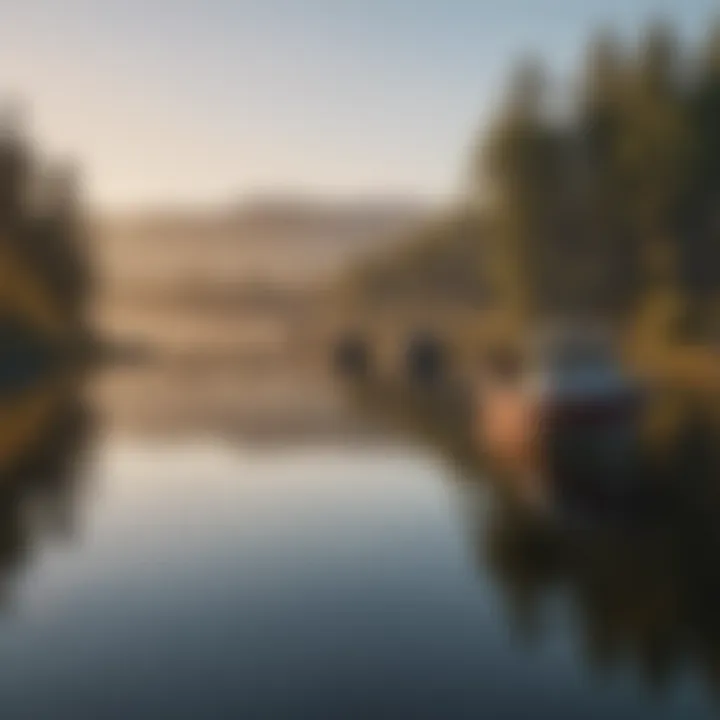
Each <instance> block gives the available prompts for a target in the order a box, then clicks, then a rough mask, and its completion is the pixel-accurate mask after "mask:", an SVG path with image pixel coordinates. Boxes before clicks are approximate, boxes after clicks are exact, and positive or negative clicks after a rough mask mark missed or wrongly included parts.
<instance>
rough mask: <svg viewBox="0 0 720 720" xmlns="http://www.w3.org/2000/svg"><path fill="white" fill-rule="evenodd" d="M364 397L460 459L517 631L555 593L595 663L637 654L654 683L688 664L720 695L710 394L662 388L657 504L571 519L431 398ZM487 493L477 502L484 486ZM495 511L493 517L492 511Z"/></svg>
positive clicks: (656, 433)
mask: <svg viewBox="0 0 720 720" xmlns="http://www.w3.org/2000/svg"><path fill="white" fill-rule="evenodd" d="M382 395H383V399H382V403H381V404H379V399H378V397H377V396H376V395H374V394H373V393H367V392H365V393H361V394H360V397H361V399H362V402H363V405H364V406H365V407H370V408H374V410H375V411H376V412H382V413H384V414H388V413H390V414H391V415H392V416H393V417H394V418H395V419H396V421H397V422H398V424H399V425H401V426H404V427H406V428H409V429H411V430H412V432H413V433H415V434H419V435H420V436H422V438H423V439H424V440H425V441H426V442H432V443H434V444H435V446H436V447H438V448H439V449H440V450H441V451H442V452H444V453H445V454H446V455H447V457H448V458H449V459H450V460H451V461H452V462H453V463H454V464H455V465H456V466H457V467H459V468H461V469H462V472H461V473H460V474H459V478H460V479H459V481H458V482H459V483H460V484H461V485H460V488H459V489H460V490H461V492H462V494H463V503H462V506H463V510H464V513H463V515H464V519H465V520H466V521H467V522H468V523H469V527H468V530H469V533H468V535H469V537H470V538H471V544H472V551H473V553H474V555H475V557H476V561H477V563H478V564H479V566H481V567H482V568H489V569H490V571H491V573H492V576H493V577H494V578H495V580H496V581H497V582H498V584H499V585H500V587H501V590H502V591H503V594H504V596H505V598H506V603H505V606H506V609H507V612H508V616H509V618H510V621H511V624H512V627H513V629H514V630H515V631H516V632H517V634H518V635H519V636H520V638H521V639H522V641H524V642H527V643H533V642H537V641H538V640H539V639H541V638H542V637H544V636H547V634H549V633H551V632H552V631H553V629H552V628H551V626H550V622H549V618H550V615H549V613H548V609H549V608H550V607H553V606H554V607H557V603H558V601H559V602H560V603H561V605H562V607H563V608H567V614H568V616H569V617H570V618H571V620H570V623H571V626H572V629H573V631H574V633H575V635H576V638H577V641H578V642H579V643H580V648H581V650H582V652H583V656H584V657H585V658H586V659H587V662H588V663H589V666H590V667H592V668H593V670H594V671H597V672H603V671H607V670H610V669H611V668H614V667H617V666H619V665H620V664H622V665H624V666H626V665H627V664H628V663H634V664H635V665H636V666H637V668H638V670H639V671H640V673H641V675H642V676H643V677H644V678H645V680H646V681H647V683H648V685H649V686H650V687H654V688H656V689H658V690H659V689H662V688H665V687H667V686H668V685H669V684H670V683H671V682H672V681H673V680H674V679H676V678H677V677H678V675H679V673H680V672H681V671H682V670H683V669H687V667H688V666H689V665H692V666H693V667H696V668H697V669H698V670H699V671H700V673H701V674H704V675H705V676H706V678H707V680H708V682H709V684H710V686H711V688H712V689H713V691H715V692H717V693H719V694H720V614H719V613H718V610H717V609H718V607H720V565H719V564H718V562H717V558H718V557H720V487H719V486H718V480H720V472H719V470H720V422H718V415H719V414H720V413H719V412H718V408H717V406H716V405H715V404H713V402H709V401H707V400H706V401H704V402H699V401H697V399H696V398H688V397H686V396H682V395H679V396H669V397H666V396H664V397H662V398H659V399H658V401H657V403H656V406H654V407H653V408H652V414H651V416H649V417H648V427H649V430H648V433H646V440H645V447H643V448H642V450H643V462H642V466H641V469H640V472H642V473H643V477H642V478H640V480H641V481H642V485H643V486H644V487H648V488H650V489H651V490H652V493H653V494H652V498H651V499H652V502H651V503H648V504H647V505H646V506H643V507H640V508H633V512H625V513H621V514H617V513H612V514H611V515H607V514H606V513H604V512H603V513H598V514H597V515H596V516H595V517H587V516H585V515H584V516H583V517H582V518H573V517H572V515H571V514H570V515H568V514H560V515H555V514H540V513H538V512H537V509H536V508H532V507H529V506H527V505H523V504H522V503H520V502H518V501H517V499H516V498H514V497H513V496H512V495H511V494H509V493H507V492H505V491H504V490H505V488H504V486H503V481H502V479H499V478H498V477H495V478H494V479H493V477H491V476H490V474H489V473H488V471H487V465H486V464H484V463H483V462H482V459H481V458H479V456H478V452H477V451H475V452H474V451H473V447H472V440H471V433H470V432H469V431H468V430H467V428H466V427H464V426H463V423H462V422H458V421H457V419H456V420H455V421H452V420H450V419H449V417H450V416H448V415H446V414H445V413H444V412H443V411H442V410H440V411H438V412H423V410H427V409H428V400H427V398H426V399H425V400H424V401H423V400H416V399H413V398H410V397H407V396H406V397H403V398H402V400H401V402H398V403H394V404H391V405H389V404H388V399H387V398H388V393H383V394H382ZM488 492H489V497H490V507H489V510H488V507H487V505H488V504H487V502H485V503H483V502H477V501H476V498H475V497H474V496H475V495H476V494H481V495H482V496H486V495H487V494H488ZM488 513H489V518H488V517H487V515H488Z"/></svg>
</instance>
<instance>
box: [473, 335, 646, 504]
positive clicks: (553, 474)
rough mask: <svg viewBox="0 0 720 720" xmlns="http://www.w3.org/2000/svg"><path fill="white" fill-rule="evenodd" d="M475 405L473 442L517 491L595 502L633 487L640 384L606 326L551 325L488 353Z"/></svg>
mask: <svg viewBox="0 0 720 720" xmlns="http://www.w3.org/2000/svg"><path fill="white" fill-rule="evenodd" d="M475 406H476V416H477V431H476V432H477V435H478V440H479V442H480V443H481V444H482V446H483V448H484V450H485V451H486V453H487V454H488V455H489V457H491V458H492V459H494V460H496V461H498V462H500V463H502V464H503V465H504V466H505V467H506V468H511V469H513V470H514V471H515V474H516V476H517V477H522V478H524V480H523V481H522V482H521V483H520V486H521V487H523V488H524V492H525V493H529V494H531V495H533V496H541V497H543V498H546V499H547V498H548V497H550V498H552V499H553V500H557V499H558V498H562V499H564V500H566V499H576V498H578V497H583V498H585V499H592V500H593V501H594V502H600V501H604V500H606V499H617V498H620V497H624V496H627V495H628V494H632V493H633V492H634V491H635V490H636V485H635V480H636V479H637V477H638V476H637V473H636V472H635V471H636V469H637V453H638V446H639V440H638V436H639V426H640V415H641V409H642V406H643V392H642V390H641V386H640V383H639V382H638V381H637V380H636V379H635V378H633V377H632V376H631V375H630V374H629V373H628V372H627V371H625V369H624V368H623V366H622V363H621V362H620V360H619V359H618V357H617V354H616V352H615V351H614V346H613V343H612V338H611V336H610V335H608V334H607V333H605V332H601V331H599V330H597V329H596V328H592V327H588V326H583V327H580V328H577V327H573V328H564V329H562V330H557V329H554V330H552V331H549V332H548V331H546V332H544V333H543V334H542V335H541V336H539V338H536V339H535V340H534V341H533V342H532V343H531V344H530V346H529V348H527V349H525V350H521V351H517V350H515V351H513V352H509V351H507V350H506V351H504V352H501V353H499V354H496V355H495V356H494V357H493V358H492V359H491V361H490V362H489V363H488V364H487V367H486V368H485V369H484V372H483V373H482V376H481V379H480V382H479V385H478V389H477V397H476V401H475ZM528 477H532V478H533V480H532V481H528V480H527V478H528ZM538 485H539V487H538Z"/></svg>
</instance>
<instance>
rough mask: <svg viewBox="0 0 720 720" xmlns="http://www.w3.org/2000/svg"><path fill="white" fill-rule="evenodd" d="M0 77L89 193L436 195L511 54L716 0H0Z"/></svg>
mask: <svg viewBox="0 0 720 720" xmlns="http://www.w3.org/2000/svg"><path fill="white" fill-rule="evenodd" d="M0 5H3V6H5V5H6V7H4V8H3V10H4V12H3V23H2V27H1V29H0V92H11V93H19V94H21V95H22V96H24V97H25V98H27V99H28V100H29V107H30V110H31V114H32V127H33V128H34V129H35V131H36V134H37V135H38V136H39V138H40V139H41V140H42V141H43V143H44V144H45V146H46V147H48V148H50V149H51V150H53V151H56V152H61V153H71V154H72V155H74V156H76V157H78V158H79V160H80V161H81V162H82V164H83V167H84V168H85V173H86V177H87V188H88V194H89V195H90V197H91V199H92V200H94V201H96V202H98V203H102V204H106V205H126V204H133V203H136V202H143V203H145V204H147V203H168V202H173V201H174V202H190V201H199V202H205V201H223V200H224V199H227V198H229V197H232V196H235V195H239V194H243V193H246V192H255V191H265V190H274V189H280V190H302V191H304V192H308V193H328V192H332V193H339V194H354V193H359V194H379V193H384V192H391V193H394V194H421V195H430V196H441V197H442V196H448V195H450V194H452V193H453V192H454V190H455V189H456V187H457V186H458V183H459V180H460V178H461V173H462V170H463V158H464V157H465V155H466V151H467V147H468V145H469V143H470V142H471V140H472V138H473V136H474V134H475V132H476V130H477V128H478V127H479V126H481V124H482V123H483V122H484V121H485V120H486V118H487V116H488V113H489V112H490V110H491V109H492V107H493V103H494V99H495V98H496V96H497V92H498V88H499V86H500V85H501V84H502V81H503V80H504V78H505V77H506V74H507V71H508V68H509V67H510V65H511V63H512V60H513V59H514V58H517V56H518V55H519V54H521V53H523V52H528V51H532V52H534V53H536V54H538V55H539V56H541V57H544V58H546V59H547V60H548V61H549V63H550V64H551V65H552V66H554V67H556V68H558V69H560V70H561V71H563V72H570V71H571V70H572V68H573V67H574V66H575V65H576V64H577V62H578V61H579V59H580V49H581V47H582V45H583V42H584V40H585V39H586V38H587V36H588V33H589V32H590V30H591V29H592V28H594V27H597V26H598V25H600V24H610V25H612V26H615V27H616V28H617V29H619V30H620V31H621V32H623V33H626V34H632V33H633V32H635V31H636V28H637V27H638V25H639V23H641V22H642V21H643V20H645V19H647V18H648V17H651V16H657V15H660V16H664V17H669V18H670V19H672V20H673V21H674V22H675V23H676V24H677V25H678V27H679V28H680V30H681V31H682V32H683V33H696V32H698V31H700V30H701V29H702V28H703V26H704V25H705V24H706V23H707V21H708V19H709V18H711V17H712V16H713V12H714V11H719V10H720V3H718V2H717V0H682V2H680V1H678V0H667V1H662V0H497V2H490V0H255V1H254V2H253V1H250V0H193V1H190V0H23V2H22V3H21V4H19V5H18V4H17V3H16V2H15V0H0Z"/></svg>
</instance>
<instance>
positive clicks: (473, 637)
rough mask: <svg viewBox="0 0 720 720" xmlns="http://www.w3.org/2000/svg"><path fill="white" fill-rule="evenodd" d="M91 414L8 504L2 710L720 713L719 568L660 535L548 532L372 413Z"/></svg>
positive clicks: (1, 533)
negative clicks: (223, 422) (245, 429)
mask: <svg viewBox="0 0 720 720" xmlns="http://www.w3.org/2000/svg"><path fill="white" fill-rule="evenodd" d="M98 422H99V421H98V420H97V419H95V420H92V421H91V422H89V423H87V422H86V423H85V425H81V427H82V428H84V429H83V430H82V432H80V433H79V434H80V435H81V436H83V438H84V439H83V440H82V441H81V442H77V441H76V440H77V438H75V440H74V441H73V444H72V448H73V449H72V451H71V452H70V453H69V454H70V455H71V456H72V458H73V462H72V463H68V464H61V465H62V470H61V471H58V472H54V473H49V474H48V477H50V476H52V477H50V479H48V480H46V481H44V482H42V483H32V484H31V483H28V484H25V485H22V486H21V487H20V488H18V489H17V490H16V491H14V492H12V493H10V492H9V493H8V494H7V497H4V498H3V501H2V503H1V504H0V519H1V520H2V523H1V527H2V529H1V530H0V567H1V568H2V585H0V591H1V593H0V598H1V599H2V606H1V613H0V663H1V664H2V667H3V671H2V673H0V697H1V698H2V708H3V717H6V718H16V717H17V718H73V720H77V719H78V718H99V717H102V718H128V717H148V718H160V717H162V718H164V717H168V718H199V717H202V718H226V717H227V718H230V717H242V718H350V717H362V718H365V717H412V718H421V717H429V718H464V717H468V718H470V717H473V718H475V717H487V718H496V717H497V718H524V717H531V716H541V717H550V718H580V717H582V718H594V717H597V718H608V717H612V718H616V719H619V718H665V717H667V718H688V717H693V718H696V717H697V718H701V717H712V716H714V714H715V712H716V711H717V706H718V699H717V688H718V679H719V678H720V642H718V639H720V632H719V631H718V630H717V629H716V628H717V627H718V626H720V622H718V621H717V620H715V608H716V607H717V606H716V605H714V603H711V607H706V605H707V604H708V603H709V599H711V598H714V597H716V596H717V593H718V590H717V588H716V585H717V583H716V580H717V579H718V578H717V573H716V572H715V571H714V570H713V568H712V567H711V565H710V564H709V562H704V561H701V562H699V563H696V565H694V566H693V567H690V566H689V565H688V563H687V562H686V557H687V553H689V552H691V550H692V549H690V550H686V549H685V548H679V547H678V546H677V542H676V539H675V538H674V537H672V538H668V537H666V536H665V535H664V534H663V532H662V528H660V530H658V529H657V528H655V529H653V530H649V531H647V532H644V531H642V532H641V531H638V530H636V531H633V532H630V533H629V534H627V531H626V530H623V529H617V530H615V529H612V530H610V531H608V532H598V531H597V529H595V530H591V531H590V530H587V531H586V530H577V529H576V530H572V531H563V532H559V531H557V530H556V529H554V528H552V527H550V528H548V527H546V526H544V525H543V524H542V523H540V522H539V521H537V520H536V519H534V518H531V517H526V516H525V515H524V514H523V512H522V511H521V510H518V509H517V508H513V507H511V506H509V505H508V504H507V502H506V501H505V500H504V499H503V497H502V496H501V494H499V493H498V492H497V491H496V489H495V487H494V486H493V484H492V483H491V482H488V479H487V478H485V477H484V476H483V474H482V473H478V472H471V471H469V470H468V469H467V468H466V467H464V466H463V465H461V464H458V463H456V462H454V461H453V458H452V455H451V454H448V453H445V452H441V450H440V449H439V448H438V447H436V446H433V445H432V444H430V443H428V442H426V441H423V442H421V441H420V440H419V439H417V436H413V435H412V434H408V433H401V432H395V431H391V430H389V429H387V428H386V427H384V426H382V427H380V426H378V427H377V432H368V428H367V427H364V430H363V431H362V432H361V431H360V426H353V427H354V429H355V432H354V433H353V432H350V426H347V427H346V431H345V432H343V433H337V432H324V430H323V427H322V426H321V425H320V424H316V426H315V428H316V432H313V433H304V434H302V435H301V436H300V437H299V438H298V439H293V437H292V434H290V435H287V434H284V435H283V436H282V437H281V438H275V439H274V440H273V439H270V438H267V437H264V438H263V440H262V442H260V441H254V442H249V441H247V440H243V439H242V438H241V437H235V436H231V435H229V434H228V433H225V434H223V433H218V432H209V431H203V430H202V427H196V428H195V429H194V430H192V431H188V430H187V429H186V430H185V432H184V433H183V435H182V436H177V435H175V434H174V433H169V434H167V435H163V434H162V433H152V432H149V431H146V430H143V431H142V432H138V431H136V432H130V431H128V429H127V427H126V428H125V429H124V430H122V429H121V428H114V429H113V430H112V431H108V430H103V428H104V427H105V425H103V423H100V424H99V425H98ZM367 422H368V423H369V422H370V421H367ZM370 424H372V423H370ZM332 425H333V423H328V426H332ZM88 426H90V427H92V428H93V431H92V432H89V433H87V437H85V434H86V431H87V429H88ZM283 432H284V433H286V432H287V427H285V426H283ZM78 447H82V448H83V452H82V453H79V452H78ZM67 454H68V453H64V455H67ZM60 455H63V453H60ZM50 465H51V466H53V463H52V462H51V463H50ZM688 542H689V541H688ZM693 542H695V543H696V545H700V541H699V540H696V539H693ZM693 547H695V545H693ZM703 547H711V545H703ZM713 593H714V595H713ZM703 599H705V600H703ZM713 623H714V625H713ZM713 633H714V634H713Z"/></svg>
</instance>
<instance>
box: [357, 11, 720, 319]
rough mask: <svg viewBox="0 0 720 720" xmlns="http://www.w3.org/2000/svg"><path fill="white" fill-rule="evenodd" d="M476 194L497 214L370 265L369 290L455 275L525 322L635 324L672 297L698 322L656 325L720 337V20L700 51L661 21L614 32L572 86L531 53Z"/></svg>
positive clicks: (499, 118) (486, 136)
mask: <svg viewBox="0 0 720 720" xmlns="http://www.w3.org/2000/svg"><path fill="white" fill-rule="evenodd" d="M467 201H468V205H469V206H471V207H481V208H482V219H480V220H479V219H478V217H477V216H476V215H472V218H473V219H472V221H469V220H468V217H469V216H468V214H467V211H466V210H463V211H462V212H461V213H459V215H458V217H456V218H446V219H444V220H442V221H439V222H438V223H436V224H435V225H433V226H432V227H430V228H428V229H427V230H426V231H424V232H423V233H422V234H421V236H420V237H417V238H415V242H411V243H408V246H407V247H406V248H404V249H403V250H401V251H399V252H397V253H395V254H394V255H393V256H391V257H384V258H379V259H377V260H374V261H372V262H370V263H368V264H367V265H366V266H365V267H364V268H363V269H362V270H361V271H359V272H358V273H356V280H358V287H359V288H362V289H364V291H365V292H368V291H370V292H371V293H379V294H382V293H381V290H382V291H383V292H385V293H389V294H391V295H392V294H393V293H395V294H402V293H404V292H406V291H408V292H409V291H410V288H412V289H413V292H414V293H416V294H422V293H428V292H429V288H431V287H435V288H437V287H438V282H437V278H439V277H441V276H443V273H445V274H446V276H447V277H450V278H453V277H454V278H455V279H456V280H458V282H460V279H461V280H462V281H461V282H460V284H463V283H464V284H465V285H467V286H472V285H476V286H477V287H482V289H483V292H482V293H480V295H482V296H483V297H484V298H485V299H487V298H488V297H491V298H492V299H493V300H494V303H495V305H496V309H497V308H498V306H499V307H500V308H502V310H503V312H504V316H505V317H507V318H508V319H509V320H510V321H512V322H513V323H514V322H517V323H518V326H519V327H520V326H522V325H523V324H525V323H527V322H528V321H529V320H532V319H533V318H536V317H538V316H544V315H555V314H565V315H568V314H571V313H578V314H584V315H587V314H594V315H601V316H604V317H607V318H611V319H616V320H619V321H621V322H623V323H624V324H625V325H626V326H632V324H633V323H635V322H637V319H638V317H639V315H643V316H644V315H645V314H646V308H647V307H648V306H656V305H657V303H656V302H655V300H653V298H657V297H660V296H664V297H670V296H671V297H674V298H676V301H674V307H675V308H682V313H684V314H685V315H686V317H684V318H681V319H677V318H676V317H675V316H676V315H677V313H678V312H679V311H678V310H677V309H676V310H674V311H673V313H672V315H673V317H674V318H675V319H674V320H673V321H672V322H670V321H669V320H668V321H667V322H655V321H653V323H650V324H651V325H657V326H658V327H667V328H669V327H676V326H678V327H680V326H681V327H685V328H687V327H694V328H700V330H699V332H700V333H707V332H708V331H709V330H710V329H711V328H712V327H715V332H717V324H718V323H719V322H720V320H718V316H719V313H718V310H717V308H718V307H720V24H718V25H716V26H715V27H714V28H712V29H711V30H710V32H709V33H708V35H707V38H706V39H704V40H701V41H699V42H697V43H695V44H692V45H690V46H683V45H682V44H681V43H680V41H679V40H678V39H677V38H676V37H675V36H674V34H673V32H672V29H671V28H670V27H668V26H666V25H662V24H655V25H652V26H650V27H649V28H648V29H647V31H646V32H645V33H644V34H643V35H641V36H640V37H639V39H638V40H637V41H636V42H634V43H622V42H621V41H620V40H619V39H617V38H616V37H614V36H613V35H612V34H611V33H608V32H602V33H599V34H598V35H597V37H596V38H595V39H594V40H593V41H592V42H591V43H590V44H589V46H588V50H587V53H586V60H585V63H584V66H583V67H582V68H581V70H580V72H579V73H578V76H577V77H575V78H572V81H571V82H564V83H558V82H553V80H552V78H550V77H549V74H548V73H546V72H545V71H544V70H543V69H542V67H541V65H540V63H538V62H536V61H525V62H524V63H522V64H521V65H520V66H519V68H518V69H517V71H516V72H515V73H514V75H513V77H512V79H511V82H510V83H509V85H508V88H507V93H506V97H505V101H504V103H503V104H502V106H501V107H500V108H499V112H498V113H497V115H496V117H495V120H494V122H493V123H492V124H491V126H490V128H489V129H488V130H487V131H486V132H483V134H482V136H481V138H480V139H479V142H478V143H477V149H476V150H475V152H474V153H473V156H472V159H471V178H470V182H469V183H468V187H467ZM453 263H454V264H453ZM448 268H450V269H451V270H452V269H453V268H454V270H452V271H451V270H448ZM446 284H447V283H446ZM439 285H440V286H442V285H443V284H442V283H440V284H439ZM469 294H472V293H469Z"/></svg>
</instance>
